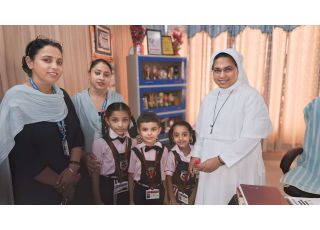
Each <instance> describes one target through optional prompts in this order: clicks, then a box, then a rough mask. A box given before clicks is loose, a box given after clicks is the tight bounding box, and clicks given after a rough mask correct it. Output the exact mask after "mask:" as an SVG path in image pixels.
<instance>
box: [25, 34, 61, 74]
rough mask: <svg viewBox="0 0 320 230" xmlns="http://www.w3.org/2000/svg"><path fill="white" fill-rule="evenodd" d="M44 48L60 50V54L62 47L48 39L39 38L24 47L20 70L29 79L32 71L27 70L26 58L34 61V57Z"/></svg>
mask: <svg viewBox="0 0 320 230" xmlns="http://www.w3.org/2000/svg"><path fill="white" fill-rule="evenodd" d="M45 46H52V47H55V48H57V49H59V50H60V52H61V53H63V52H62V45H61V44H60V43H59V42H57V41H54V40H52V39H49V38H41V37H39V36H38V37H37V38H36V39H34V40H32V41H31V42H29V44H28V45H27V47H26V51H25V55H24V56H23V57H22V69H23V71H24V72H26V73H27V74H28V76H29V77H32V71H31V69H29V67H28V65H27V62H26V57H27V56H28V57H30V59H31V60H34V57H35V56H36V55H37V53H38V52H39V50H41V49H42V48H44V47H45Z"/></svg>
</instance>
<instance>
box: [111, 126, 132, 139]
mask: <svg viewBox="0 0 320 230" xmlns="http://www.w3.org/2000/svg"><path fill="white" fill-rule="evenodd" d="M109 136H110V138H111V139H115V138H117V137H121V138H123V137H130V136H129V133H128V132H126V133H125V134H124V135H123V136H119V135H118V134H116V133H115V131H113V130H112V129H111V128H109Z"/></svg>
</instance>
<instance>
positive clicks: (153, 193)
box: [146, 189, 160, 200]
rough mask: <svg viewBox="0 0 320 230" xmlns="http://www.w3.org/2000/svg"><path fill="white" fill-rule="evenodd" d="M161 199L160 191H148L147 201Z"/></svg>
mask: <svg viewBox="0 0 320 230" xmlns="http://www.w3.org/2000/svg"><path fill="white" fill-rule="evenodd" d="M156 199H160V190H159V189H148V190H146V200H156Z"/></svg>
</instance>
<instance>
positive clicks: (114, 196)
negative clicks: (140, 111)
mask: <svg viewBox="0 0 320 230" xmlns="http://www.w3.org/2000/svg"><path fill="white" fill-rule="evenodd" d="M130 119H131V112H130V108H129V107H128V106H127V105H126V104H125V103H123V102H116V103H112V104H111V105H109V106H108V108H107V110H106V111H105V112H104V114H103V117H102V138H99V139H96V140H95V141H94V142H93V146H92V152H93V154H94V155H95V156H96V158H97V160H98V162H100V170H99V171H95V172H94V173H92V175H91V179H92V191H93V200H94V203H95V204H129V192H128V167H129V160H130V150H131V147H132V146H135V144H136V143H135V140H134V139H131V138H130V136H129V134H128V128H129V124H130Z"/></svg>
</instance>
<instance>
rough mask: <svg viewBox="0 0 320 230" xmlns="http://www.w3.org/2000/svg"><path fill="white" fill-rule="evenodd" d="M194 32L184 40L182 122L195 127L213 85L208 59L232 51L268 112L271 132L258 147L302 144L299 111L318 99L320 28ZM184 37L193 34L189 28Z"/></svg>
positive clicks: (281, 148) (205, 28) (204, 28)
mask: <svg viewBox="0 0 320 230" xmlns="http://www.w3.org/2000/svg"><path fill="white" fill-rule="evenodd" d="M198 27H201V26H198ZM209 28H210V30H209ZM198 29H199V28H198ZM199 31H200V32H196V33H194V35H193V36H192V37H190V38H189V39H188V51H189V52H188V57H189V59H188V60H189V72H188V97H187V120H188V121H189V122H190V123H191V124H193V125H194V124H195V122H196V118H197V115H198V111H199V107H200V104H201V100H202V99H203V97H204V96H205V95H206V94H207V93H208V92H209V91H210V90H211V89H212V88H213V87H215V85H214V84H213V83H212V75H211V74H210V67H209V58H210V55H211V54H212V53H213V52H214V51H216V50H218V49H223V48H227V47H233V48H235V49H237V50H238V51H239V52H240V53H241V54H242V55H243V57H244V67H245V69H246V72H247V75H248V78H249V83H250V85H251V86H252V87H254V88H256V89H257V90H258V91H259V92H260V93H261V94H262V95H263V97H264V99H265V101H266V104H267V105H268V108H269V114H270V118H271V121H272V124H273V131H272V133H271V134H270V135H269V136H268V138H266V139H265V140H264V142H263V149H264V150H265V151H284V150H287V149H289V148H292V147H296V146H301V145H302V144H303V138H304V130H305V124H304V117H303V109H304V107H305V106H306V105H307V104H308V103H309V102H310V101H311V100H312V99H313V98H314V97H316V96H318V95H319V85H320V79H319V72H320V70H319V61H320V52H319V49H320V27H319V26H298V27H297V26H271V27H270V26H265V27H261V26H257V27H255V26H233V28H232V27H228V26H224V27H222V26H220V27H219V28H213V27H210V26H202V27H201V28H200V30H199ZM204 31H205V32H204ZM207 31H209V32H207ZM188 33H189V36H190V34H192V33H191V32H190V28H188Z"/></svg>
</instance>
